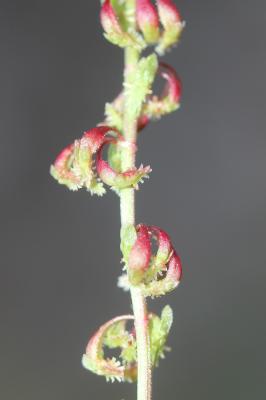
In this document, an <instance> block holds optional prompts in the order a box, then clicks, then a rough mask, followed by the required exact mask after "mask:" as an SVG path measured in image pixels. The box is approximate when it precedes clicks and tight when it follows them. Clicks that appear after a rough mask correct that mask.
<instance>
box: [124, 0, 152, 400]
mask: <svg viewBox="0 0 266 400" xmlns="http://www.w3.org/2000/svg"><path fill="white" fill-rule="evenodd" d="M128 5H129V6H130V7H131V12H132V9H133V11H134V6H135V0H128ZM132 14H134V13H132ZM138 59H139V52H138V51H137V50H136V49H134V48H131V47H128V48H126V50H125V71H124V82H125V84H126V83H127V81H128V80H129V78H130V77H131V75H133V76H134V73H135V69H136V65H137V62H138ZM125 92H126V91H125ZM125 96H126V94H125ZM124 100H125V104H126V102H127V101H126V98H125V99H124ZM123 126H124V129H123V132H124V137H125V139H126V141H127V142H129V143H132V146H131V145H129V146H127V147H125V148H124V149H123V150H122V169H123V170H124V171H125V170H127V169H131V168H134V167H135V155H136V146H134V145H135V144H136V141H137V121H136V119H132V117H131V115H130V112H129V110H127V108H126V107H124V121H123ZM120 212H121V227H127V226H131V225H135V190H134V189H123V190H121V193H120ZM131 299H132V306H133V313H134V317H135V329H136V341H137V360H138V388H137V400H151V362H150V338H149V332H148V312H147V306H146V299H145V297H144V296H143V294H142V293H141V290H140V289H138V288H134V287H131Z"/></svg>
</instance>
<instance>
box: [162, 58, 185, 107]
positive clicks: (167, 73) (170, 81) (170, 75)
mask: <svg viewBox="0 0 266 400" xmlns="http://www.w3.org/2000/svg"><path fill="white" fill-rule="evenodd" d="M159 74H160V75H161V76H162V77H163V78H164V79H165V80H166V85H165V87H164V90H163V93H162V96H161V100H163V99H164V98H168V99H169V100H170V101H171V102H172V103H176V104H179V102H180V97H181V91H182V86H181V80H180V79H179V77H178V75H177V73H176V71H175V70H174V68H173V67H171V66H170V65H168V64H166V63H163V62H160V64H159Z"/></svg>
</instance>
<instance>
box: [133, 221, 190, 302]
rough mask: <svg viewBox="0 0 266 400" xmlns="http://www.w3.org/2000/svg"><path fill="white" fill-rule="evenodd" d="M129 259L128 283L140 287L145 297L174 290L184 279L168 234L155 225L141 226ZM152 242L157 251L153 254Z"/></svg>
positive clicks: (138, 227) (178, 259)
mask: <svg viewBox="0 0 266 400" xmlns="http://www.w3.org/2000/svg"><path fill="white" fill-rule="evenodd" d="M136 231H137V238H136V241H135V243H134V244H133V246H132V248H131V250H130V252H129V256H128V259H127V269H128V276H129V282H130V284H131V285H133V286H140V287H141V288H142V291H143V293H144V295H145V296H152V297H157V296H162V295H163V294H166V293H168V292H170V291H172V290H174V289H175V288H176V287H177V286H178V284H179V282H180V280H181V276H182V266H181V261H180V258H179V256H178V255H177V253H176V251H175V249H174V247H173V245H172V243H171V240H170V238H169V236H168V234H167V233H166V232H165V231H163V230H162V229H160V228H158V227H156V226H147V225H143V224H140V225H138V226H137V227H136ZM152 239H155V240H156V243H157V251H156V253H155V254H153V253H152V251H151V249H152V242H151V241H152Z"/></svg>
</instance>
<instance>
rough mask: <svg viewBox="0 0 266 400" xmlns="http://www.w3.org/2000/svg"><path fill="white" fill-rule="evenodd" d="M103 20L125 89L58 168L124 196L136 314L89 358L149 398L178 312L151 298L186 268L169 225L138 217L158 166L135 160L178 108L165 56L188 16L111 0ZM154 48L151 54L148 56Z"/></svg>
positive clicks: (93, 367) (95, 343)
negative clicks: (147, 132) (119, 52)
mask: <svg viewBox="0 0 266 400" xmlns="http://www.w3.org/2000/svg"><path fill="white" fill-rule="evenodd" d="M100 21H101V24H102V27H103V30H104V36H105V38H106V39H107V40H108V41H109V42H111V43H113V44H115V45H117V46H119V47H121V48H123V49H124V52H125V69H124V83H123V89H122V90H121V92H120V93H119V94H118V95H117V96H116V97H115V99H114V100H113V101H112V102H110V103H107V104H106V106H105V118H104V120H103V122H101V123H99V124H98V125H97V126H96V127H94V128H92V129H90V130H88V131H86V132H84V134H83V135H82V137H80V138H78V139H76V140H75V141H74V143H72V144H70V145H68V146H67V147H66V148H65V149H64V150H63V151H62V152H61V153H60V154H59V156H58V157H57V158H56V160H55V162H54V164H53V165H52V166H51V174H52V176H53V177H54V178H55V179H56V180H57V181H58V182H59V183H60V184H63V185H65V186H67V187H68V188H69V189H70V190H78V189H81V188H85V189H86V190H87V191H89V192H90V193H91V194H92V195H94V194H96V195H99V196H102V195H103V194H104V193H105V191H106V187H110V188H111V189H112V190H113V191H115V193H116V194H117V195H118V197H119V199H120V210H121V232H120V237H121V252H122V261H123V263H124V269H123V272H122V275H121V276H120V278H119V280H118V286H119V287H121V288H122V289H124V290H125V291H130V294H131V299H132V307H133V315H122V316H118V317H114V318H113V319H111V320H110V321H108V322H106V323H105V324H103V325H102V326H101V327H100V328H99V329H98V330H97V331H96V333H95V334H94V335H93V337H92V338H91V339H90V340H89V343H88V345H87V348H86V351H85V354H84V355H83V357H82V364H83V366H84V367H85V368H87V369H88V370H90V371H92V372H94V373H96V374H98V375H102V376H105V378H106V379H107V380H108V381H109V380H110V381H114V380H118V381H128V382H134V381H137V383H138V389H137V398H138V400H150V399H151V397H152V389H151V387H152V386H151V381H152V378H151V376H152V369H153V368H154V367H156V366H158V363H159V360H160V358H163V357H164V352H165V351H166V350H167V349H168V348H167V346H166V341H167V336H168V334H169V331H170V328H171V325H172V320H173V313H172V310H171V308H170V306H166V307H164V308H163V310H162V313H161V315H160V316H157V315H155V314H153V313H151V312H149V311H148V309H147V302H146V299H147V298H148V297H151V298H154V297H159V296H163V295H165V294H167V293H169V292H171V291H173V290H174V289H175V288H176V287H177V286H178V284H179V282H180V280H181V276H182V267H181V261H180V258H179V256H178V255H177V253H176V251H175V249H174V246H173V244H172V241H171V239H170V237H169V236H168V234H167V233H166V232H165V231H164V230H163V229H161V228H159V227H156V226H153V225H146V224H143V223H140V224H136V222H135V206H134V203H135V191H136V190H137V189H138V188H139V184H140V183H142V182H143V180H144V178H148V177H149V174H150V173H151V168H150V166H145V167H144V166H143V165H140V166H139V167H136V165H135V159H136V152H137V137H138V134H139V133H140V132H141V131H142V130H143V129H144V128H145V126H146V125H147V124H149V123H150V122H151V121H153V120H156V119H159V118H161V117H162V116H163V115H166V114H168V113H170V112H172V111H175V110H177V109H178V108H179V105H180V96H181V82H180V80H179V78H178V76H177V74H176V72H175V70H174V69H173V68H172V67H171V66H169V65H167V64H165V63H163V62H161V61H159V59H158V57H159V56H162V55H163V54H164V53H165V52H166V51H167V50H169V49H170V48H171V47H173V46H174V45H175V44H176V43H177V42H178V40H179V37H180V35H181V33H182V31H183V28H184V22H183V21H182V19H181V17H180V14H179V12H178V10H177V8H176V5H175V4H174V3H173V1H172V0H157V1H156V2H154V3H153V2H152V1H151V0H104V1H102V2H101V10H100ZM147 48H149V49H150V54H149V55H148V56H142V52H143V50H146V49H147ZM156 77H160V78H161V79H163V80H164V88H163V90H162V93H161V94H159V95H155V94H153V83H154V81H155V79H156ZM104 149H107V153H106V154H107V155H106V157H104V156H103V150H104ZM105 158H106V159H105ZM106 347H107V348H109V349H117V348H118V349H120V356H119V358H115V357H112V358H110V357H107V355H106V354H105V351H104V350H105V348H106Z"/></svg>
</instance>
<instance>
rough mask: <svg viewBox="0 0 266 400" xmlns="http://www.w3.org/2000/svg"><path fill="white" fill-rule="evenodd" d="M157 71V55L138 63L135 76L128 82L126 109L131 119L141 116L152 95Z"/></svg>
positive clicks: (142, 59)
mask: <svg viewBox="0 0 266 400" xmlns="http://www.w3.org/2000/svg"><path fill="white" fill-rule="evenodd" d="M157 69H158V59H157V57H156V55H155V54H151V55H149V56H148V57H143V58H141V59H140V61H139V62H138V65H137V67H136V70H135V71H134V74H132V75H131V76H130V77H129V79H128V81H127V82H126V84H125V91H126V96H125V98H126V99H127V100H126V108H127V110H129V112H130V115H129V117H130V118H133V119H134V118H137V117H138V116H139V115H140V112H141V108H142V104H143V102H144V101H145V99H146V97H147V95H149V94H150V93H151V85H152V83H153V81H154V79H155V74H156V72H157Z"/></svg>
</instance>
